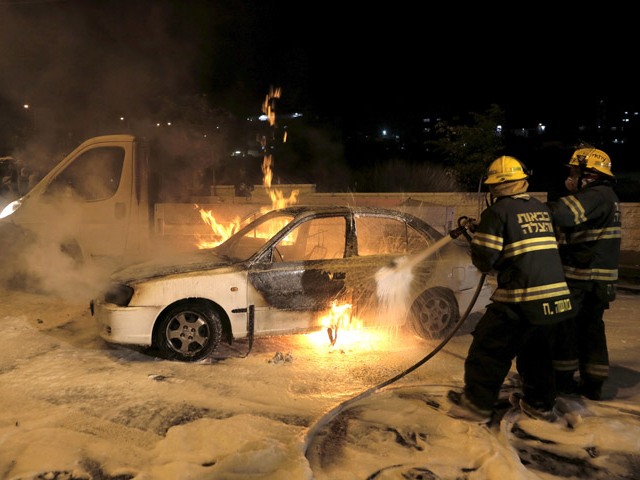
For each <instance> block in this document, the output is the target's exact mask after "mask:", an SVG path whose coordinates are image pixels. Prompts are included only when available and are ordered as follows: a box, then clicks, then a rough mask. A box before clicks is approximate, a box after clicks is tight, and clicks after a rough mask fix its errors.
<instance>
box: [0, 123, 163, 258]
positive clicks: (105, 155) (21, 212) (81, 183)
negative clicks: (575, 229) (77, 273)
mask: <svg viewBox="0 0 640 480" xmlns="http://www.w3.org/2000/svg"><path fill="white" fill-rule="evenodd" d="M148 158H149V155H148V148H147V145H146V143H145V142H144V141H143V140H141V139H138V138H137V137H134V136H132V135H107V136H101V137H94V138H91V139H89V140H87V141H85V142H84V143H82V144H81V145H79V146H78V147H77V148H76V149H75V150H73V151H72V152H71V153H70V154H68V155H67V156H66V157H65V158H64V159H63V160H62V161H61V162H60V163H59V164H57V165H56V166H55V167H54V168H53V169H52V170H51V171H50V172H49V173H48V174H47V175H46V176H45V177H43V178H42V179H41V180H40V181H39V182H38V183H37V184H36V185H35V186H34V187H33V188H32V189H31V191H29V192H28V193H27V194H26V195H24V196H23V197H21V198H19V199H17V200H15V201H14V202H12V203H10V204H9V205H7V206H6V207H5V208H4V210H3V211H2V213H1V214H0V216H1V217H2V218H1V219H0V222H3V223H12V224H14V225H16V226H18V227H20V228H21V229H22V230H26V231H28V232H29V233H30V234H33V235H35V237H36V238H37V239H39V240H44V239H46V241H48V242H58V243H59V244H60V247H61V249H62V250H63V251H65V252H66V253H69V254H70V255H71V256H73V257H74V258H76V259H78V260H82V259H89V258H91V259H97V260H99V259H101V258H109V259H111V258H126V257H132V258H135V256H136V255H137V254H138V253H139V252H140V251H141V250H142V249H144V244H145V242H146V241H148V238H149V222H150V221H151V217H150V215H151V214H150V208H149V201H148V195H149V186H148V183H149V182H148V171H149V168H148V161H149V159H148Z"/></svg>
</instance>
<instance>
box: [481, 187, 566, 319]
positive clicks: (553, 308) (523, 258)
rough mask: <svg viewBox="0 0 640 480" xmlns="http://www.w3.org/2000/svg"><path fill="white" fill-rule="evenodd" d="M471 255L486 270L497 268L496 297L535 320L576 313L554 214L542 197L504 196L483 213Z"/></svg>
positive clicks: (559, 317)
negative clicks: (565, 274) (554, 222)
mask: <svg viewBox="0 0 640 480" xmlns="http://www.w3.org/2000/svg"><path fill="white" fill-rule="evenodd" d="M471 257H472V260H473V264H474V265H475V266H476V267H477V268H478V269H480V270H481V271H482V272H484V273H489V272H491V271H492V270H495V271H496V272H497V280H498V286H497V288H496V290H495V292H494V293H493V296H492V297H491V299H492V300H493V301H495V302H502V303H509V304H517V307H518V309H519V310H520V311H521V312H523V313H524V314H525V315H526V316H527V318H528V319H529V321H530V322H531V323H554V322H556V321H560V320H563V319H564V318H566V317H567V316H569V315H571V314H572V312H571V310H572V306H571V300H570V293H569V287H568V286H567V283H566V281H565V277H564V272H563V269H562V264H561V261H560V255H559V253H558V244H557V241H556V237H555V235H554V231H553V224H552V222H551V212H550V211H549V209H548V208H547V206H546V205H545V204H544V203H542V202H540V201H539V200H537V199H535V198H533V197H531V196H530V195H528V194H519V195H513V196H507V197H500V198H498V200H497V201H496V202H495V203H494V204H493V205H492V206H490V207H489V208H487V209H486V210H485V211H484V212H482V215H481V218H480V223H479V225H478V227H477V229H476V231H475V233H474V236H473V240H472V242H471Z"/></svg>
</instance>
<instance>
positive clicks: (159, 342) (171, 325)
mask: <svg viewBox="0 0 640 480" xmlns="http://www.w3.org/2000/svg"><path fill="white" fill-rule="evenodd" d="M221 336H222V322H221V321H220V317H219V316H218V314H217V313H216V312H215V310H214V309H213V308H211V307H209V306H207V305H203V304H202V303H198V302H185V303H181V304H177V305H174V306H173V307H171V308H169V309H168V310H167V311H166V312H164V314H163V315H162V317H161V318H160V320H159V322H158V325H157V328H156V330H155V333H154V345H155V347H156V348H157V349H158V352H159V354H160V356H161V357H162V358H165V359H167V360H179V361H182V362H195V361H198V360H201V359H203V358H205V357H207V356H209V355H211V354H212V353H213V352H214V351H215V349H216V348H218V345H219V344H220V339H221Z"/></svg>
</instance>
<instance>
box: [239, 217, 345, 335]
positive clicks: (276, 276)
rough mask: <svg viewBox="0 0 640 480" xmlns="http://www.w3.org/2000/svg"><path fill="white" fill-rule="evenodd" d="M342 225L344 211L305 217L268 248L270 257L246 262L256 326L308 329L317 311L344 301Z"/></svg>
mask: <svg viewBox="0 0 640 480" xmlns="http://www.w3.org/2000/svg"><path fill="white" fill-rule="evenodd" d="M347 224H348V216H347V215H344V214H340V215H331V216H326V215H322V216H315V217H313V218H310V219H307V220H306V221H303V222H302V223H299V224H296V225H294V226H292V228H291V229H290V231H289V232H288V233H287V234H286V235H285V236H283V237H282V238H281V239H280V240H279V241H277V242H276V243H275V244H274V245H273V246H272V248H271V256H270V257H271V261H268V262H266V261H265V262H257V263H255V264H253V265H251V266H250V269H249V282H250V283H251V285H252V286H253V290H251V289H250V292H255V293H253V295H254V296H253V297H251V295H252V294H251V293H249V295H250V298H249V304H250V305H254V306H255V317H256V330H258V331H262V332H264V331H273V332H276V331H278V332H290V331H296V330H306V329H309V328H312V327H313V324H314V321H315V320H316V319H317V316H318V315H317V314H318V312H322V311H327V310H329V309H330V308H331V305H332V303H333V302H336V301H337V302H339V301H342V300H343V299H344V294H345V262H346V260H345V250H346V242H347V231H348V229H347Z"/></svg>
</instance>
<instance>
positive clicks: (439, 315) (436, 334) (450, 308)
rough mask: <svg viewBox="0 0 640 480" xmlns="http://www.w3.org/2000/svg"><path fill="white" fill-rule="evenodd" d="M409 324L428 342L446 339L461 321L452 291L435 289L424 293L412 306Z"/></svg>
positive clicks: (442, 288) (441, 288)
mask: <svg viewBox="0 0 640 480" xmlns="http://www.w3.org/2000/svg"><path fill="white" fill-rule="evenodd" d="M409 317H410V318H409V323H410V325H411V327H413V330H414V332H415V333H417V334H418V335H419V336H420V337H422V338H426V339H428V340H439V339H442V338H445V337H446V336H447V335H448V334H449V332H451V330H453V328H454V327H455V325H456V323H458V320H460V308H459V306H458V301H457V300H456V297H455V295H454V294H453V292H452V291H451V290H449V289H448V288H444V287H434V288H431V289H429V290H425V291H424V292H422V293H421V294H420V295H419V296H418V297H417V298H416V299H415V300H414V302H413V304H412V305H411V310H410V311H409Z"/></svg>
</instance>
